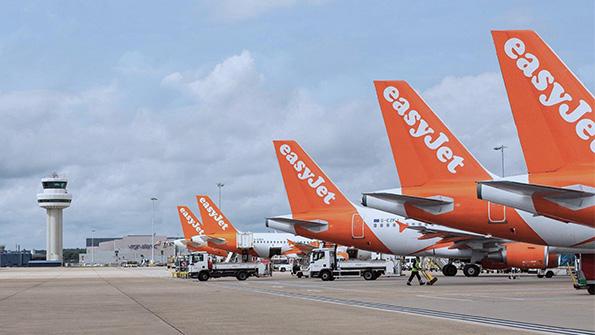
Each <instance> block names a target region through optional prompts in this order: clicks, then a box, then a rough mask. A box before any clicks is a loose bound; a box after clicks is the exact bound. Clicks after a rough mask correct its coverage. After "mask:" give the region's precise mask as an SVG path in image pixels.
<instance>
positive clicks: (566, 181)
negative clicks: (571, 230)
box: [477, 30, 595, 228]
mask: <svg viewBox="0 0 595 335" xmlns="http://www.w3.org/2000/svg"><path fill="white" fill-rule="evenodd" d="M492 37H493V39H494V44H495V46H496V53H497V55H498V61H499V62H500V69H501V71H502V77H503V78H504V84H505V86H506V92H507V93H508V100H509V103H510V107H511V110H512V115H513V118H514V121H515V124H516V128H517V132H518V135H519V140H520V142H521V147H522V149H523V155H524V157H525V162H526V163H527V170H528V174H525V175H517V176H514V177H509V178H505V179H502V180H492V181H485V182H484V181H480V182H479V186H478V191H477V194H478V197H479V198H480V199H483V200H486V201H490V202H492V203H498V204H501V205H505V206H509V207H514V208H518V209H521V210H523V211H526V212H530V213H533V214H536V215H543V216H547V217H550V218H554V219H557V220H561V221H564V222H572V223H578V224H582V225H586V226H588V227H592V228H593V227H595V187H594V186H595V118H594V117H593V113H592V110H593V103H594V100H593V95H592V94H591V92H589V90H588V89H587V88H586V87H585V86H584V85H583V84H582V83H581V82H580V80H578V78H577V77H576V76H575V75H574V74H573V73H572V71H570V69H568V68H567V67H566V65H565V64H564V63H563V62H562V60H560V59H559V58H558V56H557V55H556V54H555V52H554V51H553V50H552V49H550V48H549V46H548V45H547V44H546V43H545V42H544V41H543V40H542V39H541V38H540V37H539V35H537V34H536V33H535V32H533V31H530V30H511V31H493V32H492Z"/></svg>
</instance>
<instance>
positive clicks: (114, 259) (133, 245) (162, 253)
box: [79, 235, 180, 265]
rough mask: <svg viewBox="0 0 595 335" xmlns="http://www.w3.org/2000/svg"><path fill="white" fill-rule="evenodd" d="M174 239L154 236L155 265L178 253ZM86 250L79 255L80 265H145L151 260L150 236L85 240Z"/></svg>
mask: <svg viewBox="0 0 595 335" xmlns="http://www.w3.org/2000/svg"><path fill="white" fill-rule="evenodd" d="M176 239H180V237H167V236H159V235H156V236H155V245H154V246H153V247H154V248H155V251H154V259H155V263H158V264H159V263H160V264H164V263H167V259H168V257H170V256H175V255H176V252H178V253H179V252H180V250H176V246H175V245H174V243H173V241H174V240H176ZM86 249H87V250H86V253H84V254H79V263H80V264H87V265H89V264H111V265H121V264H124V263H130V262H136V263H138V264H145V263H148V262H149V261H150V260H151V235H127V236H124V237H111V238H95V237H93V238H87V243H86Z"/></svg>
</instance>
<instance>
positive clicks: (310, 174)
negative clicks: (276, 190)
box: [273, 141, 351, 214]
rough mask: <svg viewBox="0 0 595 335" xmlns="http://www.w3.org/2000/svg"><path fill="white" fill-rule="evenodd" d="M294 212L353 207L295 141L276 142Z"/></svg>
mask: <svg viewBox="0 0 595 335" xmlns="http://www.w3.org/2000/svg"><path fill="white" fill-rule="evenodd" d="M273 144H274V146H275V153H276V154H277V160H278V162H279V168H280V169H281V175H282V176H283V183H284V184H285V191H286V193H287V199H288V200H289V206H290V207H291V212H292V214H300V213H307V212H310V211H324V210H330V209H333V208H339V207H349V206H351V203H350V202H349V200H347V198H345V196H344V195H343V193H341V191H340V190H339V188H338V187H337V186H335V184H333V182H332V181H331V180H330V178H328V177H327V176H326V174H325V173H324V172H323V171H322V169H321V168H320V167H319V166H318V165H316V163H315V162H314V160H313V159H312V158H310V156H308V154H307V153H306V152H305V151H304V150H303V149H302V147H300V145H299V144H298V143H297V142H295V141H273Z"/></svg>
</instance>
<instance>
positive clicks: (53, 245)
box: [37, 173, 72, 262]
mask: <svg viewBox="0 0 595 335" xmlns="http://www.w3.org/2000/svg"><path fill="white" fill-rule="evenodd" d="M67 183H68V180H67V179H66V178H63V177H60V176H58V175H57V174H56V173H54V174H52V175H51V176H50V177H47V178H43V179H41V186H42V187H43V193H39V194H37V204H38V205H39V207H41V208H45V209H46V211H47V226H48V227H47V229H48V233H47V240H46V242H47V251H46V260H48V261H58V262H62V260H63V258H62V249H63V245H62V210H63V209H64V208H67V207H70V203H71V202H72V194H69V193H68V191H67V190H66V184H67Z"/></svg>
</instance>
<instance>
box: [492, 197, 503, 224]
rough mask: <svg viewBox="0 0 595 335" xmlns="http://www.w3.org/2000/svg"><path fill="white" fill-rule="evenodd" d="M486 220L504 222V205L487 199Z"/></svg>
mask: <svg viewBox="0 0 595 335" xmlns="http://www.w3.org/2000/svg"><path fill="white" fill-rule="evenodd" d="M488 222H489V223H506V206H502V205H500V204H495V203H493V202H491V201H488Z"/></svg>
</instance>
